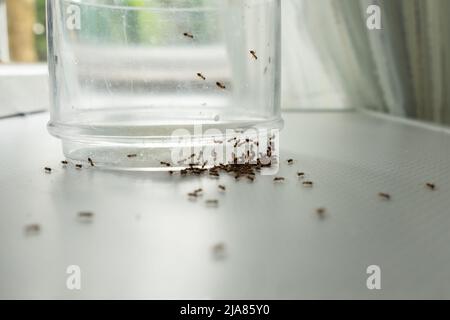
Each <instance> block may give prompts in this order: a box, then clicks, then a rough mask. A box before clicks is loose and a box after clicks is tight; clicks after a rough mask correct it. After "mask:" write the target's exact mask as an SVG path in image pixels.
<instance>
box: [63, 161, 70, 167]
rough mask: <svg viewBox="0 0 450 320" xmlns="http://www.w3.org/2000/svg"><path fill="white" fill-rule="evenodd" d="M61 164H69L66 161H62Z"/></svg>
mask: <svg viewBox="0 0 450 320" xmlns="http://www.w3.org/2000/svg"><path fill="white" fill-rule="evenodd" d="M61 164H63V165H65V166H66V165H68V164H69V162H68V161H66V160H63V161H61Z"/></svg>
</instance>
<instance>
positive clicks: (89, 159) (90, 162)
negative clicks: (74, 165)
mask: <svg viewBox="0 0 450 320" xmlns="http://www.w3.org/2000/svg"><path fill="white" fill-rule="evenodd" d="M88 161H89V164H90V165H91V167H94V166H95V165H94V161H92V159H91V158H88Z"/></svg>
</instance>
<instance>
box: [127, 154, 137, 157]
mask: <svg viewBox="0 0 450 320" xmlns="http://www.w3.org/2000/svg"><path fill="white" fill-rule="evenodd" d="M127 157H128V158H136V157H137V154H136V153H132V154H129V155H127Z"/></svg>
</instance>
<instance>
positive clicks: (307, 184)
mask: <svg viewBox="0 0 450 320" xmlns="http://www.w3.org/2000/svg"><path fill="white" fill-rule="evenodd" d="M303 185H304V186H305V187H312V186H313V185H314V183H313V182H312V181H305V182H303Z"/></svg>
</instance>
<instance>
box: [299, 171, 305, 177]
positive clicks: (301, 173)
mask: <svg viewBox="0 0 450 320" xmlns="http://www.w3.org/2000/svg"><path fill="white" fill-rule="evenodd" d="M304 176H305V173H304V172H297V177H299V178H303V177H304Z"/></svg>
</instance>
